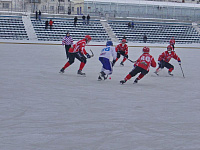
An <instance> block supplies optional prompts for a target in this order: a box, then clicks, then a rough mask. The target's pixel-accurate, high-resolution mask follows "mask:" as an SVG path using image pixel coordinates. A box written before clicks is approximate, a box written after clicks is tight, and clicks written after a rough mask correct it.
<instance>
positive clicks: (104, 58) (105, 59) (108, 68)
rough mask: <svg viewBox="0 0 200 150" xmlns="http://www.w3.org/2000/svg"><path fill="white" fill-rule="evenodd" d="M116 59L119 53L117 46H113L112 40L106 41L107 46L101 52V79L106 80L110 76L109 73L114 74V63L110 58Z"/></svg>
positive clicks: (99, 78)
mask: <svg viewBox="0 0 200 150" xmlns="http://www.w3.org/2000/svg"><path fill="white" fill-rule="evenodd" d="M111 57H112V58H113V59H116V57H117V53H116V51H115V47H114V46H113V42H112V41H107V42H106V48H104V49H102V50H101V54H100V56H99V61H100V62H101V63H102V65H103V66H102V69H101V72H100V73H99V77H98V80H99V81H101V80H102V79H103V80H106V79H107V78H108V75H111V74H112V71H113V70H112V65H111V62H110V58H111Z"/></svg>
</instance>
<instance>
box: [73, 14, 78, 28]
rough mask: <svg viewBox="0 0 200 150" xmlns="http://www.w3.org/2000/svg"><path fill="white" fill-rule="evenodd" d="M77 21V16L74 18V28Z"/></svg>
mask: <svg viewBox="0 0 200 150" xmlns="http://www.w3.org/2000/svg"><path fill="white" fill-rule="evenodd" d="M77 20H78V18H77V16H75V17H74V26H76V24H77Z"/></svg>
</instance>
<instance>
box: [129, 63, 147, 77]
mask: <svg viewBox="0 0 200 150" xmlns="http://www.w3.org/2000/svg"><path fill="white" fill-rule="evenodd" d="M140 72H141V74H143V75H146V74H147V73H148V72H149V71H147V70H145V69H143V68H141V67H138V66H136V67H135V68H134V69H133V70H132V71H131V72H129V74H130V75H131V77H134V76H135V75H136V74H138V73H140Z"/></svg>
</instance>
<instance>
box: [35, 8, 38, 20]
mask: <svg viewBox="0 0 200 150" xmlns="http://www.w3.org/2000/svg"><path fill="white" fill-rule="evenodd" d="M35 19H36V20H37V19H38V12H37V10H36V12H35Z"/></svg>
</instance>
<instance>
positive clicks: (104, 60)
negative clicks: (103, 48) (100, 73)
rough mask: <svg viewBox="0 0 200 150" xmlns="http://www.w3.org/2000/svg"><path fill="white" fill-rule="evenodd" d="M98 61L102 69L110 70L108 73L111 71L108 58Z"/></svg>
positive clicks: (100, 58) (101, 58)
mask: <svg viewBox="0 0 200 150" xmlns="http://www.w3.org/2000/svg"><path fill="white" fill-rule="evenodd" d="M99 61H100V62H101V63H102V65H103V68H104V69H105V70H110V71H112V68H111V64H110V60H109V59H108V58H104V57H99Z"/></svg>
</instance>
